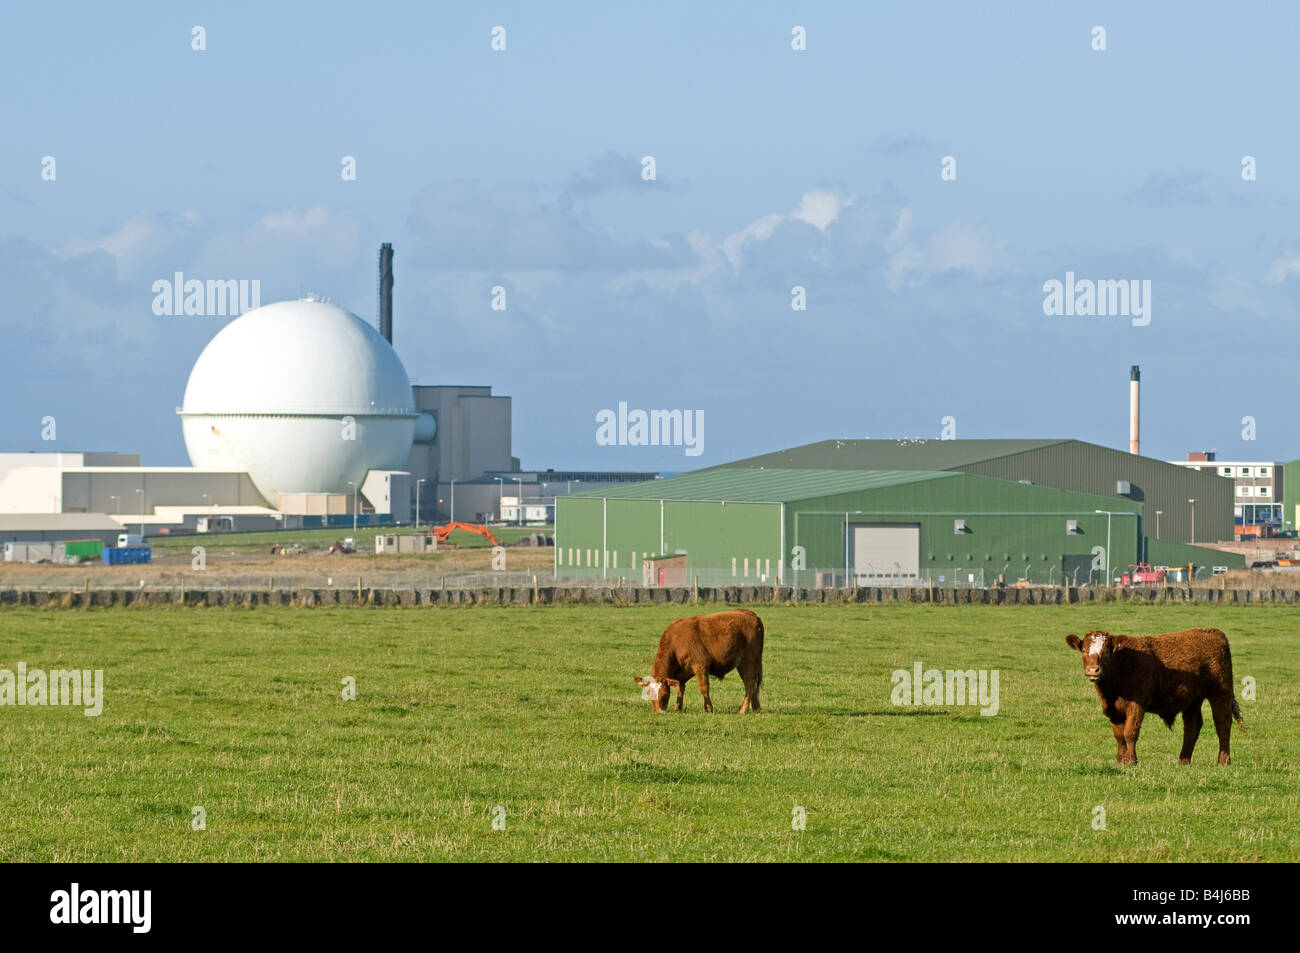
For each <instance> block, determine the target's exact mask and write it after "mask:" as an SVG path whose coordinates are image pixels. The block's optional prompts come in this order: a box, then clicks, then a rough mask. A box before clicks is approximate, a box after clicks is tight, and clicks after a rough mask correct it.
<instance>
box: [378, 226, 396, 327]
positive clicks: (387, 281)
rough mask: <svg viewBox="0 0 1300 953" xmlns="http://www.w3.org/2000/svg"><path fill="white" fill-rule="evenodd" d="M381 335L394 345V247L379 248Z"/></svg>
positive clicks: (390, 244) (384, 246)
mask: <svg viewBox="0 0 1300 953" xmlns="http://www.w3.org/2000/svg"><path fill="white" fill-rule="evenodd" d="M379 333H380V334H382V335H383V336H384V340H385V341H387V342H388V343H389V344H392V343H393V245H392V243H391V242H384V243H383V244H382V245H380V246H379Z"/></svg>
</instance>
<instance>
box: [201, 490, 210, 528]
mask: <svg viewBox="0 0 1300 953" xmlns="http://www.w3.org/2000/svg"><path fill="white" fill-rule="evenodd" d="M203 499H204V500H206V501H207V507H208V532H209V533H210V532H212V497H211V496H209V495H208V494H207V493H204V494H203Z"/></svg>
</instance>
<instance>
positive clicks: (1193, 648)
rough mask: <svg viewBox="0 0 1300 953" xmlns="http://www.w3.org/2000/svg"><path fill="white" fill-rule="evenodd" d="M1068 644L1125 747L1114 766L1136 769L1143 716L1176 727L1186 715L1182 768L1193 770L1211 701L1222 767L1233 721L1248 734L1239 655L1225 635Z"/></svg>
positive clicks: (1190, 632)
mask: <svg viewBox="0 0 1300 953" xmlns="http://www.w3.org/2000/svg"><path fill="white" fill-rule="evenodd" d="M1065 643H1066V645H1068V646H1070V648H1072V649H1074V650H1076V651H1077V652H1080V653H1081V654H1082V655H1083V674H1084V675H1085V676H1086V677H1087V679H1088V681H1090V682H1092V683H1093V685H1095V686H1096V687H1097V696H1098V697H1099V698H1100V699H1101V710H1102V712H1103V713H1104V714H1105V715H1106V717H1107V718H1109V719H1110V724H1111V731H1112V733H1113V734H1114V736H1115V744H1116V746H1117V748H1118V750H1117V752H1116V754H1115V760H1116V761H1117V762H1118V763H1120V764H1137V740H1138V732H1139V731H1141V730H1142V716H1143V715H1144V714H1146V713H1147V712H1151V713H1153V714H1156V715H1159V716H1160V717H1161V718H1162V719H1164V722H1165V724H1166V725H1167V726H1168V727H1169V728H1171V729H1172V728H1173V727H1174V719H1175V718H1176V717H1177V716H1178V715H1179V714H1180V713H1181V714H1182V716H1183V750H1182V752H1181V753H1180V754H1179V755H1178V763H1179V764H1191V763H1192V749H1193V748H1195V747H1196V739H1197V737H1198V736H1199V735H1200V733H1201V724H1202V723H1203V719H1202V716H1201V703H1202V702H1203V701H1204V700H1205V699H1207V698H1208V699H1209V700H1210V711H1211V712H1212V713H1213V715H1214V730H1215V731H1216V732H1218V735H1219V764H1227V763H1228V762H1229V761H1230V760H1231V759H1230V758H1229V757H1228V752H1229V738H1230V736H1231V734H1232V720H1233V719H1234V718H1235V719H1236V720H1237V724H1238V725H1241V730H1242V731H1245V730H1246V724H1245V722H1243V721H1242V720H1241V709H1240V708H1239V707H1238V706H1237V696H1236V693H1235V692H1234V691H1233V687H1232V653H1231V651H1229V649H1228V638H1227V636H1225V635H1224V634H1223V633H1222V632H1220V631H1219V630H1218V629H1187V630H1186V631H1183V632H1171V633H1169V634H1167V635H1111V634H1110V633H1109V632H1098V631H1093V632H1089V633H1088V634H1087V635H1085V636H1084V637H1083V638H1079V636H1077V635H1067V636H1066V637H1065Z"/></svg>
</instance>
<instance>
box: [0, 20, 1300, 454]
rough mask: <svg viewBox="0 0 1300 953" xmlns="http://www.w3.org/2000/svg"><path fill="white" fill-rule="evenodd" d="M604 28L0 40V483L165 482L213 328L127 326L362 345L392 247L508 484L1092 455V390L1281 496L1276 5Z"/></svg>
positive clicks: (1282, 215) (1287, 170)
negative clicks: (276, 331)
mask: <svg viewBox="0 0 1300 953" xmlns="http://www.w3.org/2000/svg"><path fill="white" fill-rule="evenodd" d="M610 6H612V5H606V4H597V3H581V4H579V3H574V4H547V5H540V4H536V3H524V2H519V3H501V4H482V5H478V4H465V5H460V6H459V7H456V6H453V5H449V4H438V5H434V4H410V5H403V4H395V5H394V6H393V9H392V11H391V12H389V13H387V14H380V13H379V12H372V11H370V10H368V9H367V8H365V7H357V6H355V5H347V6H343V5H338V6H335V5H321V4H310V5H309V4H296V5H295V4H251V3H229V4H220V5H206V4H196V5H182V4H175V5H173V4H142V3H133V4H116V5H113V4H108V5H105V4H95V5H91V4H76V3H72V4H63V5H60V6H59V7H58V8H56V9H47V8H45V7H41V6H38V5H24V6H22V7H17V6H16V5H12V4H11V5H6V6H5V7H4V8H3V10H0V81H2V82H3V88H4V89H5V91H6V92H5V95H4V96H3V97H2V98H0V177H2V182H0V291H3V294H4V301H5V303H6V304H5V309H4V312H3V315H2V316H0V321H2V322H3V324H2V325H0V328H2V329H3V336H4V340H5V354H4V358H3V367H4V369H5V375H4V376H5V387H4V389H5V394H6V396H5V400H4V409H5V413H4V414H3V415H0V448H3V449H6V450H27V449H40V450H49V449H63V450H79V449H116V450H139V451H141V452H142V453H143V454H144V458H145V462H146V463H151V464H158V465H164V464H183V463H186V462H187V460H186V456H185V451H184V445H183V442H182V439H181V432H180V426H179V422H178V420H177V418H176V416H175V413H174V411H175V407H176V406H177V405H178V404H179V403H180V401H181V397H182V395H183V392H184V387H185V381H186V379H187V377H188V373H189V369H190V367H191V365H192V364H193V361H194V359H195V358H196V357H197V355H198V353H199V351H200V350H202V348H203V346H204V344H205V343H206V342H207V341H208V340H210V339H211V337H212V336H213V335H214V334H216V333H217V332H218V331H219V330H220V329H221V327H222V326H223V325H224V324H225V323H226V322H227V321H228V320H230V319H229V318H221V317H165V316H163V317H160V316H155V315H154V314H153V313H152V310H151V303H152V300H153V292H152V290H151V289H152V284H153V282H154V281H155V280H157V279H159V278H169V277H170V276H171V275H172V274H173V273H174V272H176V271H181V272H184V273H185V275H186V276H187V277H197V278H202V279H206V278H248V279H253V278H256V279H259V280H260V281H261V283H262V300H263V302H264V303H265V302H269V301H273V300H280V299H283V298H291V297H296V296H298V295H299V294H300V293H302V292H305V291H312V292H317V293H320V294H325V295H328V296H329V297H331V298H332V299H334V300H336V301H338V302H340V303H342V304H344V305H345V306H347V307H349V308H350V309H351V310H353V311H356V312H357V313H358V314H360V315H362V316H363V317H365V318H366V319H368V320H371V321H374V320H375V288H376V281H375V260H376V253H377V249H378V246H379V244H380V242H383V241H391V242H393V243H394V245H395V248H396V263H395V271H396V287H395V305H394V307H395V346H396V347H397V350H398V353H399V354H400V355H401V357H402V359H403V361H404V363H405V365H406V368H407V371H408V373H409V375H410V376H411V377H413V378H416V379H417V380H418V381H420V382H421V383H430V384H432V383H455V384H463V383H474V384H491V385H492V386H493V388H494V390H495V392H497V393H501V394H508V395H510V396H512V397H513V398H514V401H515V403H514V425H515V435H514V436H515V453H516V455H517V456H519V457H520V458H521V459H522V462H523V465H524V466H525V467H555V468H557V469H559V468H570V467H573V468H577V467H583V468H586V467H590V468H599V469H660V470H667V471H677V470H685V469H690V468H692V467H695V466H707V465H711V464H715V463H719V462H723V461H725V460H728V459H733V458H735V457H738V456H745V455H750V454H755V453H761V452H766V451H770V450H773V449H777V448H780V447H785V446H792V445H796V444H800V443H805V442H809V441H812V440H818V439H825V438H830V437H873V438H891V437H893V438H916V437H925V438H932V437H937V436H938V435H939V431H940V426H941V425H940V421H941V419H942V418H944V417H946V416H952V417H954V418H955V419H956V422H957V435H958V436H959V437H1078V438H1080V439H1084V440H1090V441H1094V442H1097V443H1102V444H1106V445H1109V446H1121V447H1126V445H1127V379H1128V367H1129V365H1130V364H1140V365H1141V366H1142V369H1143V384H1144V391H1143V450H1144V452H1146V453H1147V454H1150V455H1153V456H1160V457H1167V458H1171V459H1174V458H1181V457H1182V455H1183V453H1184V452H1185V451H1186V450H1191V449H1209V448H1214V449H1216V450H1217V451H1218V453H1219V456H1220V458H1222V459H1233V458H1244V459H1282V460H1286V459H1291V458H1294V457H1297V456H1300V419H1297V415H1296V414H1295V413H1294V411H1293V408H1294V400H1293V397H1292V394H1293V392H1294V390H1295V379H1296V374H1295V371H1294V362H1295V355H1296V354H1297V352H1298V351H1300V330H1297V324H1296V321H1295V314H1296V301H1297V288H1298V287H1300V225H1297V224H1296V221H1295V218H1296V216H1295V208H1296V198H1297V188H1296V182H1297V175H1296V171H1297V170H1300V133H1298V132H1297V127H1296V123H1295V121H1294V117H1293V110H1291V109H1290V108H1288V106H1287V103H1288V102H1289V101H1290V100H1291V99H1292V98H1293V96H1294V93H1293V69H1292V67H1291V65H1290V64H1291V62H1292V61H1293V50H1294V46H1295V41H1296V37H1297V33H1298V28H1300V9H1297V8H1296V7H1294V5H1291V4H1284V3H1276V4H1264V3H1259V4H1244V5H1240V6H1237V7H1233V8H1232V9H1231V10H1230V11H1229V10H1226V9H1225V8H1223V7H1222V6H1214V5H1210V4H1195V3H1192V4H1188V3H1178V4H1172V3H1164V4H1162V3H1153V4H1141V5H1135V4H1068V3H1059V4H1058V3H1053V4H1039V3H1006V4H1000V5H997V7H996V8H992V7H986V8H984V9H981V8H979V7H977V5H974V4H966V3H956V2H952V3H933V4H875V3H872V4H859V3H843V4H839V3H808V4H766V5H760V4H751V3H709V4H699V3H696V4H691V3H662V4H654V5H645V6H640V7H631V6H629V7H627V8H626V9H617V10H615V9H609V7H610ZM1139 6H1140V9H1138V7H1139ZM701 8H702V9H701ZM195 25H200V26H202V27H203V28H204V29H205V31H206V43H207V49H206V50H204V51H201V52H198V51H194V50H192V49H191V29H192V27H194V26H195ZM497 25H501V26H504V27H505V29H506V44H507V49H506V50H505V51H504V52H495V51H493V50H492V49H491V30H492V28H493V27H494V26H497ZM796 25H798V26H803V27H804V28H805V29H806V32H807V50H806V51H801V52H796V51H794V50H792V49H791V30H792V28H793V27H795V26H796ZM1098 25H1100V26H1103V27H1105V30H1106V49H1105V51H1095V50H1093V49H1092V29H1093V27H1094V26H1098ZM47 155H48V156H53V157H54V158H55V160H56V163H57V166H56V168H57V177H56V179H55V180H54V181H44V180H42V177H41V168H42V165H41V163H42V159H43V157H45V156H47ZM345 155H351V156H355V157H356V162H357V178H356V180H355V181H344V180H343V179H342V178H341V176H340V162H341V159H342V157H343V156H345ZM647 155H651V156H654V158H655V163H656V172H657V179H656V181H654V182H645V181H643V180H642V179H641V176H640V171H641V159H642V157H643V156H647ZM947 155H951V156H953V157H955V159H956V169H957V177H956V179H955V180H953V181H944V180H942V179H941V177H940V169H941V160H942V158H943V157H944V156H947ZM1248 155H1249V156H1253V157H1254V158H1255V161H1256V164H1257V179H1256V180H1255V181H1244V180H1243V178H1242V175H1241V170H1242V158H1243V156H1248ZM1067 271H1072V272H1074V273H1075V274H1076V275H1077V276H1078V277H1080V278H1093V279H1116V280H1117V279H1139V280H1150V281H1151V283H1152V307H1151V322H1150V324H1149V325H1147V326H1145V327H1135V326H1133V325H1132V323H1131V322H1130V320H1129V319H1128V318H1125V317H1115V316H1089V317H1079V316H1072V317H1063V316H1046V315H1044V313H1043V308H1042V304H1043V299H1044V292H1043V283H1044V282H1045V281H1048V280H1050V279H1057V280H1063V279H1064V277H1065V273H1066V272H1067ZM496 285H501V286H503V287H505V288H506V289H507V310H506V311H505V312H496V311H493V310H491V308H490V303H491V289H492V287H493V286H496ZM795 285H801V286H803V287H804V288H805V289H806V295H807V310H806V311H794V310H792V309H791V306H790V305H791V289H792V287H793V286H795ZM619 401H626V402H627V403H628V404H629V406H630V407H633V408H677V409H684V410H686V409H690V410H701V411H703V412H704V417H705V442H704V453H703V454H702V455H701V456H699V457H690V458H687V457H686V456H685V455H684V453H683V451H682V449H681V448H649V447H604V446H599V445H597V443H596V440H595V432H596V420H595V417H596V414H597V413H598V412H599V411H600V410H602V409H604V408H614V407H616V406H617V404H618V402H619ZM46 415H53V416H54V417H55V418H56V420H57V421H58V440H57V442H55V443H54V444H50V443H48V442H44V441H42V440H41V439H40V433H41V418H42V417H44V416H46ZM1246 416H1250V417H1253V418H1254V419H1255V421H1256V437H1257V439H1255V440H1253V441H1246V440H1243V439H1242V429H1243V427H1242V418H1243V417H1246Z"/></svg>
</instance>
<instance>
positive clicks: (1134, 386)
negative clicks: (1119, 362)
mask: <svg viewBox="0 0 1300 953" xmlns="http://www.w3.org/2000/svg"><path fill="white" fill-rule="evenodd" d="M1141 380H1142V372H1141V371H1139V370H1138V366H1137V365H1136V364H1134V365H1133V366H1132V367H1131V368H1130V369H1129V372H1128V452H1129V453H1134V454H1136V453H1137V452H1138V425H1139V421H1140V418H1141V414H1140V412H1139V403H1140V399H1139V395H1138V390H1139V389H1140V388H1141V386H1142V385H1141V383H1140V381H1141Z"/></svg>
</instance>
